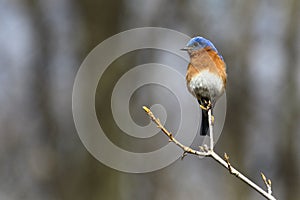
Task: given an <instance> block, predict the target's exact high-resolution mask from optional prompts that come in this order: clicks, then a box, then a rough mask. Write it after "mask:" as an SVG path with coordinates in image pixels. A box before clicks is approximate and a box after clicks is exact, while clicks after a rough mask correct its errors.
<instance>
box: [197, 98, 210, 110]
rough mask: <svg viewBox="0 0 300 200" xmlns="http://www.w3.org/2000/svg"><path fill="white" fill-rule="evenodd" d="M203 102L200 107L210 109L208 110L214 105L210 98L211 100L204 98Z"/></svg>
mask: <svg viewBox="0 0 300 200" xmlns="http://www.w3.org/2000/svg"><path fill="white" fill-rule="evenodd" d="M203 104H204V105H203ZM203 104H199V105H200V108H201V109H202V110H206V111H208V110H209V109H211V107H212V104H211V101H210V100H209V101H206V100H204V102H203Z"/></svg>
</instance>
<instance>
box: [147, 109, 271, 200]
mask: <svg viewBox="0 0 300 200" xmlns="http://www.w3.org/2000/svg"><path fill="white" fill-rule="evenodd" d="M143 109H144V111H145V112H146V113H147V114H148V116H149V117H150V119H151V120H152V121H153V122H154V123H155V124H156V125H157V127H158V128H159V129H161V130H162V132H163V133H164V134H165V135H166V136H167V137H168V138H169V142H173V143H174V144H176V145H177V146H178V147H180V148H181V149H182V150H183V154H182V156H181V159H183V158H184V157H185V156H187V155H188V154H193V155H196V156H201V157H203V156H204V157H211V158H213V159H214V160H215V161H217V162H218V163H219V164H221V165H222V166H223V167H225V168H226V169H227V170H228V171H229V172H230V174H232V175H235V176H236V177H237V178H239V179H240V180H242V181H243V182H245V183H246V184H248V185H249V186H250V187H252V188H253V189H254V190H256V191H257V192H258V193H260V194H261V195H262V196H264V197H265V198H266V199H270V200H276V198H275V197H274V196H273V195H272V187H271V186H272V182H271V180H270V179H267V178H266V176H265V175H264V174H263V173H261V177H262V179H263V182H264V183H265V185H266V187H267V191H265V190H263V189H262V188H261V187H259V186H258V185H256V184H255V183H254V182H252V181H251V180H250V179H249V178H247V177H246V176H244V175H243V174H242V173H240V172H239V171H238V170H237V169H235V168H234V167H233V166H232V165H231V163H230V162H229V156H228V155H227V154H226V153H224V159H222V158H221V157H220V156H219V155H218V154H217V153H215V151H214V139H213V116H212V111H211V109H210V108H209V109H208V119H209V130H210V136H209V137H210V145H209V147H208V146H206V145H203V146H199V150H195V149H192V148H190V147H188V146H185V145H183V144H182V143H180V142H179V141H178V140H177V139H176V138H175V137H174V136H173V135H172V133H171V132H169V131H168V130H167V129H166V128H165V127H164V126H163V125H162V124H161V123H160V120H159V119H158V118H156V117H155V116H154V114H153V113H152V112H151V110H150V109H149V108H147V107H146V106H143Z"/></svg>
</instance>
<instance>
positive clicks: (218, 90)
mask: <svg viewBox="0 0 300 200" xmlns="http://www.w3.org/2000/svg"><path fill="white" fill-rule="evenodd" d="M188 89H189V91H190V92H191V93H192V94H193V95H194V96H195V97H196V98H198V99H199V98H200V97H206V98H209V99H211V100H212V101H215V100H217V98H218V97H220V96H221V95H222V94H223V92H224V84H223V80H222V79H221V78H220V77H219V76H217V75H215V74H214V73H211V72H209V71H208V70H204V71H202V72H200V73H199V74H198V75H197V76H194V77H193V78H192V79H191V81H190V82H189V84H188Z"/></svg>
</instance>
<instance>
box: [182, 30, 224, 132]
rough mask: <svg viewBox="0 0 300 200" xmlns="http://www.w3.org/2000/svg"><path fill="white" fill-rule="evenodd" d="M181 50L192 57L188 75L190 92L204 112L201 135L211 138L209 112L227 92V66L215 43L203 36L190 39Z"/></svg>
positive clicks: (187, 80)
mask: <svg viewBox="0 0 300 200" xmlns="http://www.w3.org/2000/svg"><path fill="white" fill-rule="evenodd" d="M181 50H184V51H187V53H188V55H189V57H190V61H189V64H188V67H187V73H186V84H187V88H188V91H189V92H190V93H191V94H192V95H193V96H194V97H196V99H197V101H198V103H199V106H200V108H201V110H202V120H201V128H200V135H202V136H205V135H208V136H209V135H210V133H209V121H208V120H209V119H208V110H209V109H211V111H212V109H213V107H214V106H215V103H216V102H217V100H218V99H219V97H220V96H222V94H223V93H224V91H225V88H226V80H227V72H226V64H225V61H224V59H223V57H222V55H221V54H220V53H219V51H218V50H217V49H216V47H215V46H214V45H213V43H212V42H211V41H209V40H208V39H205V38H204V37H201V36H196V37H193V38H192V39H190V41H189V42H188V43H187V44H186V46H185V47H184V48H183V49H181ZM212 119H213V118H212Z"/></svg>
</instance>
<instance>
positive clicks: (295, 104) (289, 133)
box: [277, 0, 300, 200]
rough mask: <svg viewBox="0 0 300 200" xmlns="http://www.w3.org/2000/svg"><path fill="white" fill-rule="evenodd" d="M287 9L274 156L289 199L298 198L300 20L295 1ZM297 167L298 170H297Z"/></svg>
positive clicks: (297, 2) (291, 0) (299, 4)
mask: <svg viewBox="0 0 300 200" xmlns="http://www.w3.org/2000/svg"><path fill="white" fill-rule="evenodd" d="M286 5H287V6H288V10H287V13H288V15H289V16H288V20H287V29H286V36H285V44H284V47H285V48H286V49H285V52H286V56H287V57H286V65H285V66H284V69H285V71H284V73H285V74H284V76H283V81H282V88H283V90H282V94H281V101H280V102H281V104H280V105H278V106H280V107H281V109H280V112H281V115H278V116H279V117H281V118H280V119H279V121H280V122H279V123H278V125H279V126H280V129H279V130H280V132H279V133H278V137H281V140H280V141H281V145H282V147H281V148H278V149H279V150H280V151H279V152H278V153H277V155H278V159H279V160H278V162H279V164H278V165H279V166H280V167H279V172H278V173H280V174H281V177H282V180H283V185H286V186H287V187H286V191H285V192H286V196H285V197H286V198H285V199H289V200H293V199H295V200H296V199H299V198H300V192H299V185H300V174H299V165H298V163H299V157H297V145H298V142H299V141H297V140H296V138H297V126H298V123H299V120H300V111H299V102H300V100H299V99H298V97H299V94H298V92H299V88H297V77H298V74H297V72H298V69H297V67H298V66H299V63H298V60H299V56H298V54H297V52H298V53H299V48H298V47H297V40H299V39H300V38H299V34H298V30H299V18H300V14H299V11H300V2H299V1H298V0H290V1H287V2H286ZM297 166H298V167H297Z"/></svg>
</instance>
